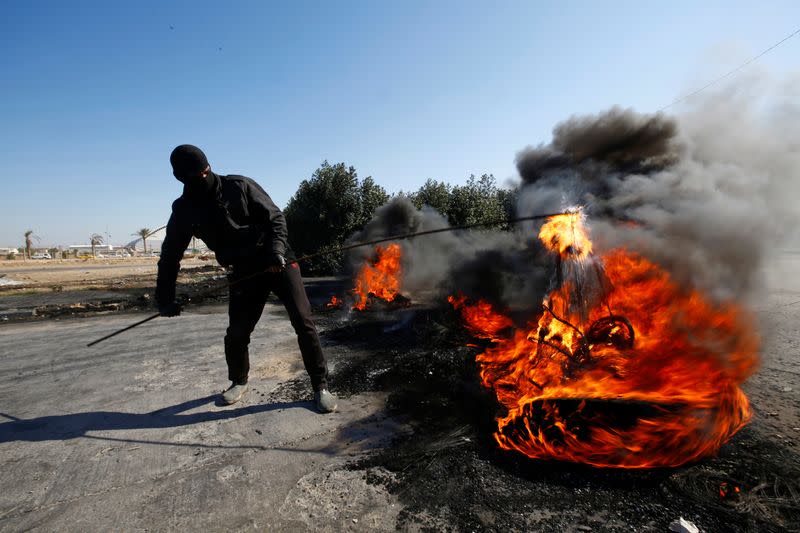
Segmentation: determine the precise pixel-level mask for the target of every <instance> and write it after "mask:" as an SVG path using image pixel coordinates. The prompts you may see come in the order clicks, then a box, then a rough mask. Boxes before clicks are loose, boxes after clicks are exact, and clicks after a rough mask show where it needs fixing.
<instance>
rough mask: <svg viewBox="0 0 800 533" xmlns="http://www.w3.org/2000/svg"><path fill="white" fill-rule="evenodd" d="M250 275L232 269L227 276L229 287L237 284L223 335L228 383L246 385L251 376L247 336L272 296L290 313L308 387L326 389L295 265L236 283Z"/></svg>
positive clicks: (324, 369)
mask: <svg viewBox="0 0 800 533" xmlns="http://www.w3.org/2000/svg"><path fill="white" fill-rule="evenodd" d="M252 273H253V271H252V270H248V269H246V268H234V269H233V273H232V274H230V275H229V276H228V279H229V280H230V282H231V283H236V284H235V285H233V286H232V287H231V288H230V301H229V303H228V318H229V324H228V331H227V334H226V335H225V360H226V361H227V363H228V379H230V380H231V381H232V382H234V383H247V375H248V373H249V372H250V352H249V349H248V345H249V344H250V334H251V333H253V329H254V328H255V327H256V324H257V323H258V320H259V319H260V318H261V313H262V312H263V311H264V304H266V302H267V297H268V296H269V294H270V293H271V292H272V293H275V295H276V296H277V297H278V298H280V300H281V302H282V303H283V305H284V307H286V311H287V312H288V313H289V320H290V321H291V323H292V327H294V331H295V333H297V343H298V344H299V345H300V353H301V354H302V355H303V363H304V364H305V367H306V372H308V375H309V377H310V378H311V385H312V386H313V387H314V390H315V391H316V390H319V389H322V388H327V386H328V365H327V362H326V361H325V355H324V354H323V353H322V347H321V346H320V343H319V336H318V335H317V328H316V326H314V321H313V320H312V318H311V305H310V304H309V303H308V296H306V290H305V287H303V279H302V277H301V276H300V269H299V268H298V266H297V263H293V264H290V265H287V266H286V268H285V269H284V270H283V271H282V272H276V273H272V272H265V273H263V274H259V275H256V276H254V277H252V278H249V279H244V280H243V281H239V280H241V279H242V278H245V277H247V276H250V275H252Z"/></svg>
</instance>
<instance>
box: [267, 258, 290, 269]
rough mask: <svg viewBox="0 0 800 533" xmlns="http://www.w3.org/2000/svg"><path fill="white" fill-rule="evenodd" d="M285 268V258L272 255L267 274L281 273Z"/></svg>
mask: <svg viewBox="0 0 800 533" xmlns="http://www.w3.org/2000/svg"><path fill="white" fill-rule="evenodd" d="M285 268H286V258H285V257H283V255H281V254H272V257H271V258H270V262H269V266H267V272H282V271H283V269H285Z"/></svg>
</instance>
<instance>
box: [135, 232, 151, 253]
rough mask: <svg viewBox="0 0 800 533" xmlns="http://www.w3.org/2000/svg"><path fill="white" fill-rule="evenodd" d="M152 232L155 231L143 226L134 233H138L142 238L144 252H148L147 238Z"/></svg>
mask: <svg viewBox="0 0 800 533" xmlns="http://www.w3.org/2000/svg"><path fill="white" fill-rule="evenodd" d="M151 233H153V232H152V231H150V228H142V229H140V230H139V231H137V232H136V233H134V234H133V235H138V236H139V237H141V238H142V246H144V253H147V238H148V237H149V236H150V234H151Z"/></svg>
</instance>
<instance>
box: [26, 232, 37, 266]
mask: <svg viewBox="0 0 800 533" xmlns="http://www.w3.org/2000/svg"><path fill="white" fill-rule="evenodd" d="M34 240H35V241H38V240H39V237H38V236H37V235H35V234H34V233H33V230H32V229H29V230H28V231H26V232H25V254H26V255H27V256H28V259H30V258H31V248H32V247H33V241H34Z"/></svg>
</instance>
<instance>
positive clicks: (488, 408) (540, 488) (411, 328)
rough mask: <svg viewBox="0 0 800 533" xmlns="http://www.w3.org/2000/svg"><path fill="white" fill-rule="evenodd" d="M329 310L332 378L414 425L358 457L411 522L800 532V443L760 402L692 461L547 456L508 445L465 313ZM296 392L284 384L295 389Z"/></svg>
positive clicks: (321, 318) (322, 316)
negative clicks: (610, 461) (661, 463)
mask: <svg viewBox="0 0 800 533" xmlns="http://www.w3.org/2000/svg"><path fill="white" fill-rule="evenodd" d="M317 316H318V323H319V325H320V329H321V330H323V334H322V338H323V342H324V343H325V344H326V345H327V347H326V350H327V352H328V354H329V359H330V360H331V362H332V368H333V371H332V376H331V383H332V388H333V389H334V390H335V391H336V392H337V393H338V394H339V395H340V396H341V397H342V398H343V401H346V398H347V397H348V396H349V395H356V394H359V393H362V392H367V391H384V392H386V393H388V400H387V410H388V412H389V414H390V415H391V416H393V417H396V418H398V419H399V420H403V421H404V422H405V423H407V424H408V426H409V427H410V428H411V430H412V431H411V434H410V436H402V437H399V438H398V439H397V440H396V442H394V443H393V445H392V446H391V447H389V448H387V449H384V450H383V451H380V452H376V453H373V454H371V455H368V456H367V457H366V458H363V459H362V460H360V461H358V462H356V463H353V464H351V465H350V468H351V469H354V470H364V471H371V469H375V468H381V469H386V470H388V471H390V472H391V473H392V474H393V476H392V477H391V478H390V479H391V480H390V481H387V480H386V479H382V478H375V479H374V483H378V484H384V485H385V487H384V488H386V489H387V490H388V491H389V492H390V493H392V494H395V495H396V496H397V497H398V498H399V499H400V501H401V502H402V503H403V504H404V505H405V507H404V508H403V510H402V511H401V512H400V514H399V516H398V522H397V526H398V528H400V529H412V530H417V529H421V530H430V531H666V530H667V529H668V526H669V524H670V523H671V522H672V521H674V520H677V519H678V518H679V517H683V518H685V519H687V520H689V521H691V522H693V523H694V524H696V525H697V526H698V527H700V529H701V530H702V531H706V532H714V531H797V530H800V482H798V480H800V462H799V461H798V453H797V451H798V450H797V443H796V442H795V441H792V440H786V439H778V438H775V436H774V435H773V434H772V433H770V432H771V431H773V429H772V428H771V427H768V426H766V425H764V424H763V423H762V421H761V419H760V417H759V416H758V415H759V408H758V406H757V405H756V406H755V408H756V417H755V419H754V421H753V422H751V424H750V425H749V426H747V427H746V428H745V429H744V430H742V431H741V432H740V433H739V434H737V435H736V436H735V437H734V438H733V439H732V440H731V441H730V442H728V443H727V444H726V445H724V446H723V448H722V450H721V452H720V454H719V456H717V457H715V458H712V459H706V460H703V461H700V462H698V463H695V464H690V465H687V466H684V467H681V468H674V469H658V470H615V469H598V468H592V467H587V466H583V465H578V464H572V463H563V462H555V461H534V460H530V459H528V458H526V457H524V456H522V455H520V454H517V453H513V452H505V451H502V450H500V449H498V448H497V446H496V445H495V443H494V440H493V439H492V437H491V435H492V433H493V430H494V427H495V426H494V417H495V415H496V413H497V409H498V407H497V404H496V403H495V400H494V397H493V395H492V394H491V393H490V392H489V391H487V390H485V389H484V388H483V387H481V385H480V384H479V381H478V374H477V369H476V366H475V362H474V357H475V354H476V353H477V350H476V349H474V348H469V347H466V344H467V343H468V342H472V343H474V342H475V340H474V339H471V338H469V337H468V336H467V335H466V334H465V333H464V332H463V330H462V329H461V328H460V327H459V325H458V317H457V316H456V315H455V313H454V312H452V311H450V310H449V309H428V310H416V312H415V314H414V316H413V320H406V321H405V324H404V327H402V328H398V327H397V326H396V323H395V322H392V321H388V320H386V319H385V317H380V316H377V315H376V316H370V315H369V314H362V315H361V316H359V317H356V318H355V319H351V320H349V321H346V322H341V320H340V319H339V318H337V316H338V315H337V313H335V312H333V311H330V310H328V311H325V310H319V311H318V315H317ZM365 353H367V354H370V355H369V356H365V355H363V354H365ZM355 354H360V355H355ZM292 389H293V388H292V387H291V385H290V384H286V387H285V388H284V389H283V390H282V391H276V393H279V394H280V395H281V396H286V395H288V396H291V395H292V393H295V390H292ZM295 389H296V393H297V394H302V393H301V392H300V391H302V390H303V388H302V387H300V386H298V387H296V388H295ZM748 392H750V391H748ZM779 436H780V435H779Z"/></svg>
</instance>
